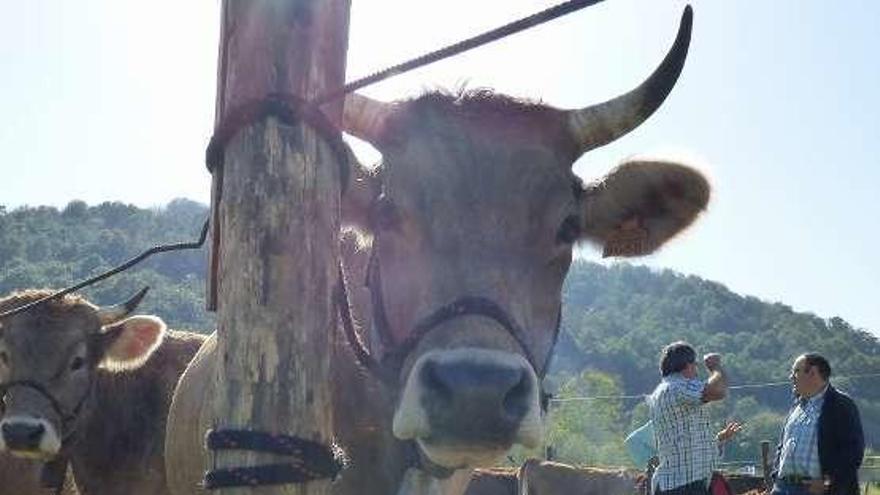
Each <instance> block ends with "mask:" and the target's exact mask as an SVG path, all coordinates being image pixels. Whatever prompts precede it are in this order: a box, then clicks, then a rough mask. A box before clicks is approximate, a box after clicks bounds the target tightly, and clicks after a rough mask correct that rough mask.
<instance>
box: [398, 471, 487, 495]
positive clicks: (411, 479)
mask: <svg viewBox="0 0 880 495" xmlns="http://www.w3.org/2000/svg"><path fill="white" fill-rule="evenodd" d="M471 474H472V471H471V470H470V469H459V470H457V471H455V472H454V473H452V475H451V476H449V477H447V478H435V477H433V476H431V475H430V474H428V473H427V472H425V471H423V470H421V469H414V468H411V469H408V470H407V471H406V474H404V477H403V481H402V482H401V484H400V487H399V488H398V490H397V495H461V494H463V493H464V491H465V489H466V488H467V485H468V483H469V482H470V479H471Z"/></svg>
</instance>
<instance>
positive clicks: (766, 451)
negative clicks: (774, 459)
mask: <svg viewBox="0 0 880 495" xmlns="http://www.w3.org/2000/svg"><path fill="white" fill-rule="evenodd" d="M771 469H772V466H771V465H770V440H761V474H762V475H763V476H764V488H766V489H767V490H768V491H769V490H770V489H771V488H773V480H771V479H770V470H771Z"/></svg>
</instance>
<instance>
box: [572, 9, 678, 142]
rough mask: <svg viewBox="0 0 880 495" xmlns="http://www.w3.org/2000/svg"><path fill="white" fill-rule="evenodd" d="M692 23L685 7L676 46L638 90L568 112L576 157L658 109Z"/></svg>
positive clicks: (672, 79) (673, 78) (672, 82)
mask: <svg viewBox="0 0 880 495" xmlns="http://www.w3.org/2000/svg"><path fill="white" fill-rule="evenodd" d="M692 24H693V10H692V9H691V6H690V5H688V6H687V7H685V9H684V13H683V14H682V16H681V23H680V24H679V27H678V35H677V36H676V38H675V43H673V45H672V48H671V49H670V50H669V53H667V54H666V58H664V59H663V62H662V63H661V64H660V66H659V67H657V69H656V70H655V71H654V73H653V74H651V76H650V77H648V79H647V80H645V81H644V82H643V83H642V84H641V85H639V87H637V88H635V89H634V90H632V91H630V92H629V93H626V94H623V95H620V96H618V97H617V98H614V99H611V100H608V101H606V102H604V103H600V104H598V105H593V106H589V107H586V108H582V109H578V110H570V111H569V112H567V113H568V124H569V128H570V130H571V132H572V134H573V137H574V139H575V142H576V143H578V146H579V150H580V153H579V154H582V153H585V152H587V151H589V150H591V149H593V148H597V147H599V146H602V145H605V144H608V143H610V142H612V141H614V140H615V139H617V138H619V137H620V136H623V135H624V134H626V133H628V132H629V131H631V130H633V129H635V128H636V127H638V126H639V125H640V124H641V123H642V122H644V121H645V120H646V119H647V118H648V117H650V116H651V114H652V113H654V111H655V110H657V108H659V107H660V104H662V103H663V100H665V99H666V96H667V95H669V92H670V91H672V87H673V86H675V82H676V81H677V80H678V75H679V74H681V69H682V67H684V61H685V58H687V52H688V45H689V44H690V40H691V26H692Z"/></svg>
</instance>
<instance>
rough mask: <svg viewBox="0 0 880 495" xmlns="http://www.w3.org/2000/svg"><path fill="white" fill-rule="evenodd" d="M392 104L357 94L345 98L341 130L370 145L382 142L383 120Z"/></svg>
mask: <svg viewBox="0 0 880 495" xmlns="http://www.w3.org/2000/svg"><path fill="white" fill-rule="evenodd" d="M391 111H392V104H390V103H384V102H381V101H378V100H374V99H372V98H368V97H366V96H363V95H359V94H350V95H348V96H346V97H345V109H344V110H343V112H342V130H343V131H345V132H347V133H349V134H352V135H354V136H357V137H359V138H361V139H363V140H365V141H369V142H370V143H372V144H377V143H379V142H380V141H381V140H382V136H383V133H384V131H385V120H386V119H387V118H388V115H389V114H391Z"/></svg>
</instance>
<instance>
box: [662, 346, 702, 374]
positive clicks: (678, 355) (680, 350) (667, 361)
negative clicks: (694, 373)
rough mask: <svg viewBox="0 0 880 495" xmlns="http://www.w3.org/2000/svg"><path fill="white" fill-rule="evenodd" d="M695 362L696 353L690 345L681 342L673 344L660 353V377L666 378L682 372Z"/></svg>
mask: <svg viewBox="0 0 880 495" xmlns="http://www.w3.org/2000/svg"><path fill="white" fill-rule="evenodd" d="M696 360H697V352H696V351H695V350H694V348H693V347H691V345H690V344H688V343H687V342H684V341H682V340H679V341H678V342H673V343H671V344H669V345H668V346H666V347H664V348H663V350H662V351H660V375H661V376H668V375H670V374H672V373H678V372H680V371H683V370H684V369H685V368H686V367H687V365H689V364H691V363H693V362H696Z"/></svg>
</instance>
